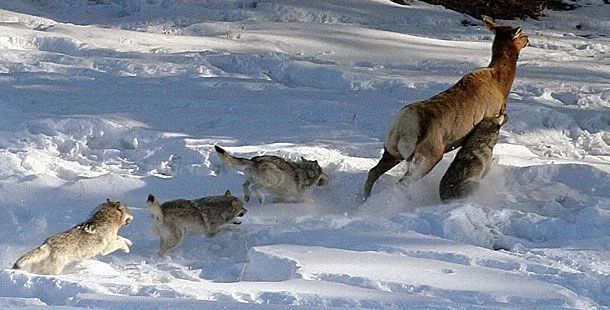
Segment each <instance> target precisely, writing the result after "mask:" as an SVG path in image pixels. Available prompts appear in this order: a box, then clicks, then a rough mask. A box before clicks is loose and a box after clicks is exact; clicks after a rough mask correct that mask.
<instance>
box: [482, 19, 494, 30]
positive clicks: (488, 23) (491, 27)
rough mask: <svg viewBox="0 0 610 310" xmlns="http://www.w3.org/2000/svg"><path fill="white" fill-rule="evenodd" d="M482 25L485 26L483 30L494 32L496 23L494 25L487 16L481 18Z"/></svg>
mask: <svg viewBox="0 0 610 310" xmlns="http://www.w3.org/2000/svg"><path fill="white" fill-rule="evenodd" d="M483 23H484V24H485V28H487V29H489V30H491V31H492V32H494V33H495V32H496V23H494V21H493V19H491V18H490V17H487V16H483Z"/></svg>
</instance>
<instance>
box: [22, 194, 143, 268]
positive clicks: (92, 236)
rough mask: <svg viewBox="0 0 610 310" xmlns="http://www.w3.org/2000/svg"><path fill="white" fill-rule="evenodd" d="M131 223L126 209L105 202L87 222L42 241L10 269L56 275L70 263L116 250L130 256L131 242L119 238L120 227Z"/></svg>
mask: <svg viewBox="0 0 610 310" xmlns="http://www.w3.org/2000/svg"><path fill="white" fill-rule="evenodd" d="M132 220H133V215H132V214H131V212H130V211H129V208H128V207H127V206H126V205H124V204H122V203H120V202H118V201H111V200H110V199H108V200H107V201H106V202H105V203H103V204H102V205H100V206H99V207H98V208H97V209H96V210H95V211H94V213H93V215H92V216H91V218H89V220H87V221H86V222H83V223H81V224H78V225H76V226H75V227H74V228H72V229H70V230H68V231H66V232H62V233H59V234H57V235H55V236H53V237H50V238H48V239H47V240H45V241H44V242H43V243H42V245H40V246H39V247H37V248H35V249H33V250H31V251H29V252H27V253H25V255H23V256H22V257H21V258H19V259H18V260H17V262H16V263H15V264H14V265H13V269H24V270H27V271H30V272H33V273H38V274H48V275H56V274H60V273H61V272H62V271H63V269H64V267H65V266H66V265H68V264H69V263H72V262H77V261H82V260H87V259H90V258H92V257H95V256H96V255H99V254H101V255H107V254H110V253H112V252H114V251H116V250H122V251H123V252H125V253H129V247H130V246H131V245H132V244H133V243H132V242H131V240H129V239H127V238H124V237H122V236H119V235H118V231H119V229H120V228H121V227H122V226H123V225H128V224H129V223H130V222H131V221H132Z"/></svg>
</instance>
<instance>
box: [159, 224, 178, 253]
mask: <svg viewBox="0 0 610 310" xmlns="http://www.w3.org/2000/svg"><path fill="white" fill-rule="evenodd" d="M181 241H182V232H181V231H180V230H177V229H172V230H169V231H168V232H167V235H166V236H165V237H161V250H160V251H159V256H165V254H167V252H169V251H171V250H172V249H174V248H175V247H177V246H178V245H179V244H180V242H181Z"/></svg>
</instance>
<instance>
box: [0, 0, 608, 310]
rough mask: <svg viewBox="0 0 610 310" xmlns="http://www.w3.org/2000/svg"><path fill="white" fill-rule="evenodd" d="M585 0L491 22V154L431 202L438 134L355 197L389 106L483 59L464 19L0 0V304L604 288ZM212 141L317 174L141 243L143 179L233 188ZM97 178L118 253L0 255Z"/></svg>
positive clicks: (369, 4) (419, 13) (604, 141)
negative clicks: (122, 244)
mask: <svg viewBox="0 0 610 310" xmlns="http://www.w3.org/2000/svg"><path fill="white" fill-rule="evenodd" d="M586 3H587V5H586V6H584V7H581V8H578V9H576V10H574V11H566V12H550V14H549V16H548V17H546V18H544V19H542V20H540V21H498V23H500V24H503V23H504V24H512V25H523V26H524V32H525V33H526V34H528V35H529V38H530V45H529V46H528V47H527V48H525V49H524V50H523V51H522V53H521V56H520V59H519V62H518V69H517V70H518V72H517V78H516V80H515V84H514V86H513V88H512V93H511V95H510V97H509V103H508V114H509V115H510V121H509V123H507V124H506V125H505V126H504V127H502V131H501V138H500V143H499V144H498V145H497V146H496V148H495V156H496V157H498V158H499V164H498V165H497V166H495V167H494V168H493V169H492V170H491V172H490V174H489V175H488V176H487V178H486V179H485V182H484V184H483V185H482V188H481V190H480V191H479V192H478V193H477V194H476V195H475V196H473V197H472V198H470V199H468V200H467V201H465V202H459V203H458V202H454V203H446V204H443V203H442V202H441V201H440V199H439V197H438V183H439V181H440V178H441V177H442V175H443V174H444V172H445V170H446V168H447V167H448V165H449V163H450V162H451V159H452V157H453V156H454V154H453V153H448V154H446V155H445V157H444V159H443V161H442V162H441V163H439V165H437V166H436V167H435V169H434V170H433V171H432V172H431V173H430V174H429V175H428V176H427V177H425V178H424V179H423V180H421V181H420V182H418V183H417V184H415V185H413V186H412V187H411V188H410V189H407V188H404V187H402V186H401V185H398V184H396V182H397V181H398V179H399V178H400V177H401V176H402V174H403V173H404V171H405V166H404V165H402V164H401V165H399V166H397V167H396V168H395V169H393V170H391V171H390V172H389V173H388V174H386V175H384V176H382V177H381V178H380V179H379V181H378V182H377V183H376V185H375V187H374V189H373V196H371V197H370V199H368V200H367V201H366V202H362V200H361V199H360V194H361V191H362V187H363V183H364V180H365V178H366V175H367V172H368V169H370V168H371V167H373V166H374V165H375V164H376V163H377V161H378V159H379V157H380V156H381V151H382V148H383V139H384V138H385V135H386V132H387V129H388V127H389V124H390V122H391V121H392V119H393V116H394V115H395V113H397V112H398V111H399V110H400V109H401V108H402V107H403V106H405V105H406V104H408V103H412V102H415V101H418V100H422V99H426V98H428V97H430V96H432V95H434V94H436V93H438V92H440V91H443V90H445V89H447V88H448V87H450V86H451V85H453V84H454V83H455V82H456V81H457V80H459V79H460V78H461V77H462V76H463V75H464V74H466V73H468V72H470V71H473V70H475V69H477V68H480V67H484V66H486V65H487V64H488V62H489V60H490V56H491V42H492V39H493V34H492V33H491V32H489V31H488V30H486V29H485V27H483V25H482V22H481V21H477V20H474V19H471V18H470V17H467V16H464V15H462V14H459V13H455V12H452V11H449V10H446V9H444V8H442V7H440V6H431V5H428V4H425V3H422V2H419V1H415V3H414V5H412V6H400V5H396V4H394V3H392V2H390V1H386V0H312V1H296V0H265V1H256V0H202V1H196V0H96V1H93V0H57V1H48V0H45V1H40V0H0V94H2V95H1V96H0V308H17V307H22V308H39V307H41V306H58V307H60V308H62V309H72V308H82V307H87V308H110V309H119V308H122V309H131V308H137V307H140V308H151V307H157V308H180V309H201V308H206V309H208V308H209V309H258V308H261V309H284V308H288V307H292V306H302V307H304V308H315V309H318V308H321V307H322V308H328V307H364V308H408V309H412V308H426V309H430V308H433V309H446V308H450V309H455V308H468V309H471V308H475V309H476V308H490V307H493V308H503V307H511V308H526V307H537V308H559V307H567V308H610V177H609V173H610V38H609V36H610V5H607V4H603V3H604V2H603V1H601V0H599V1H598V0H587V1H586ZM464 19H467V20H468V21H470V22H471V23H474V24H475V26H463V25H462V21H463V20H464ZM215 144H218V145H221V146H223V147H225V148H226V149H227V150H228V151H230V152H232V153H234V154H237V155H239V156H243V157H249V156H254V155H261V154H270V155H278V156H281V157H284V158H287V159H292V160H297V159H299V158H300V157H301V156H303V157H305V158H307V159H310V160H313V159H316V160H318V161H319V162H320V164H321V166H322V167H323V169H324V170H325V172H326V173H327V174H328V175H329V176H330V184H329V186H326V187H314V188H312V189H311V191H310V194H311V197H312V198H313V199H314V201H315V202H314V203H312V204H278V203H268V204H264V205H261V204H260V203H258V202H257V201H256V199H254V201H251V202H249V203H247V204H246V205H245V207H246V208H247V209H248V214H246V216H245V217H244V218H243V224H242V225H240V226H233V227H227V228H226V229H224V230H223V231H222V232H221V233H219V234H217V235H216V236H214V237H205V236H201V237H189V238H186V239H185V240H184V242H183V243H182V244H181V245H180V246H179V247H178V248H177V249H176V250H174V251H173V252H172V253H171V255H170V256H168V257H163V258H160V257H158V256H157V255H156V253H157V251H158V250H159V238H158V236H156V235H155V233H154V231H153V228H152V220H151V217H150V212H149V211H148V210H147V207H146V204H145V201H146V197H147V195H148V194H149V193H152V194H154V195H155V196H156V197H157V198H158V199H159V200H161V201H167V200H170V199H177V198H187V199H190V198H199V197H204V196H211V195H220V194H222V193H224V191H225V190H227V189H230V190H231V191H232V192H233V193H235V194H236V195H237V196H239V197H242V195H243V191H242V189H241V188H242V187H241V185H242V183H243V181H244V176H243V174H241V173H239V172H237V171H235V170H233V169H231V168H228V167H226V166H224V165H223V164H222V162H221V161H220V160H219V158H218V157H217V155H216V153H215V151H214V149H213V146H214V145H215ZM106 198H111V199H116V200H120V201H121V202H124V203H126V204H127V205H128V206H129V207H130V209H131V210H132V212H133V213H134V217H135V219H134V221H133V223H132V224H131V225H129V226H127V227H125V228H123V229H122V230H121V232H120V234H121V235H123V236H125V237H127V238H130V239H131V240H133V241H134V245H133V248H132V253H130V254H125V253H122V252H115V253H113V254H110V255H108V256H103V257H98V259H96V260H88V261H84V262H81V263H78V264H74V265H71V266H69V267H68V268H67V269H66V270H65V272H64V274H62V275H58V276H41V275H35V274H31V273H27V272H23V271H17V270H11V269H10V268H11V266H12V264H13V263H14V262H15V260H16V259H17V258H18V257H19V256H21V255H22V254H23V253H25V252H26V251H28V250H30V249H31V248H33V247H35V246H38V245H39V244H40V243H41V242H43V241H44V240H45V239H46V238H47V237H49V236H51V235H54V234H56V233H59V232H61V231H65V230H67V229H69V228H71V227H73V226H74V225H76V224H78V223H80V222H82V221H84V220H85V219H87V218H88V216H89V215H90V213H91V211H92V210H93V209H94V208H95V207H96V206H97V205H99V204H100V203H102V202H104V201H105V199H106Z"/></svg>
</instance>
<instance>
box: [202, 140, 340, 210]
mask: <svg viewBox="0 0 610 310" xmlns="http://www.w3.org/2000/svg"><path fill="white" fill-rule="evenodd" d="M214 148H215V149H216V152H217V153H218V156H219V157H220V159H221V160H222V161H223V162H224V163H225V164H226V165H229V166H231V167H238V166H243V167H246V168H245V171H244V172H245V175H246V182H245V183H244V184H243V190H244V195H245V198H244V199H245V200H246V201H250V196H251V192H250V188H252V190H253V191H254V193H255V194H256V196H257V197H258V199H259V201H260V202H261V203H263V202H264V200H265V199H264V197H263V195H262V193H261V192H260V190H261V189H266V190H268V191H269V192H271V193H273V194H274V196H275V198H274V201H275V202H311V199H310V198H309V197H307V196H305V191H307V189H308V188H309V187H310V186H313V185H318V186H324V185H326V184H328V175H326V174H325V173H324V171H322V168H321V167H320V165H319V164H318V161H315V160H313V161H309V160H306V159H305V158H303V157H301V161H300V162H291V161H287V160H285V159H283V158H281V157H277V156H271V155H263V156H255V157H252V158H250V159H246V158H239V157H235V156H232V155H230V154H229V153H228V152H227V151H225V150H224V149H223V148H221V147H220V146H217V145H215V146H214Z"/></svg>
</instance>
